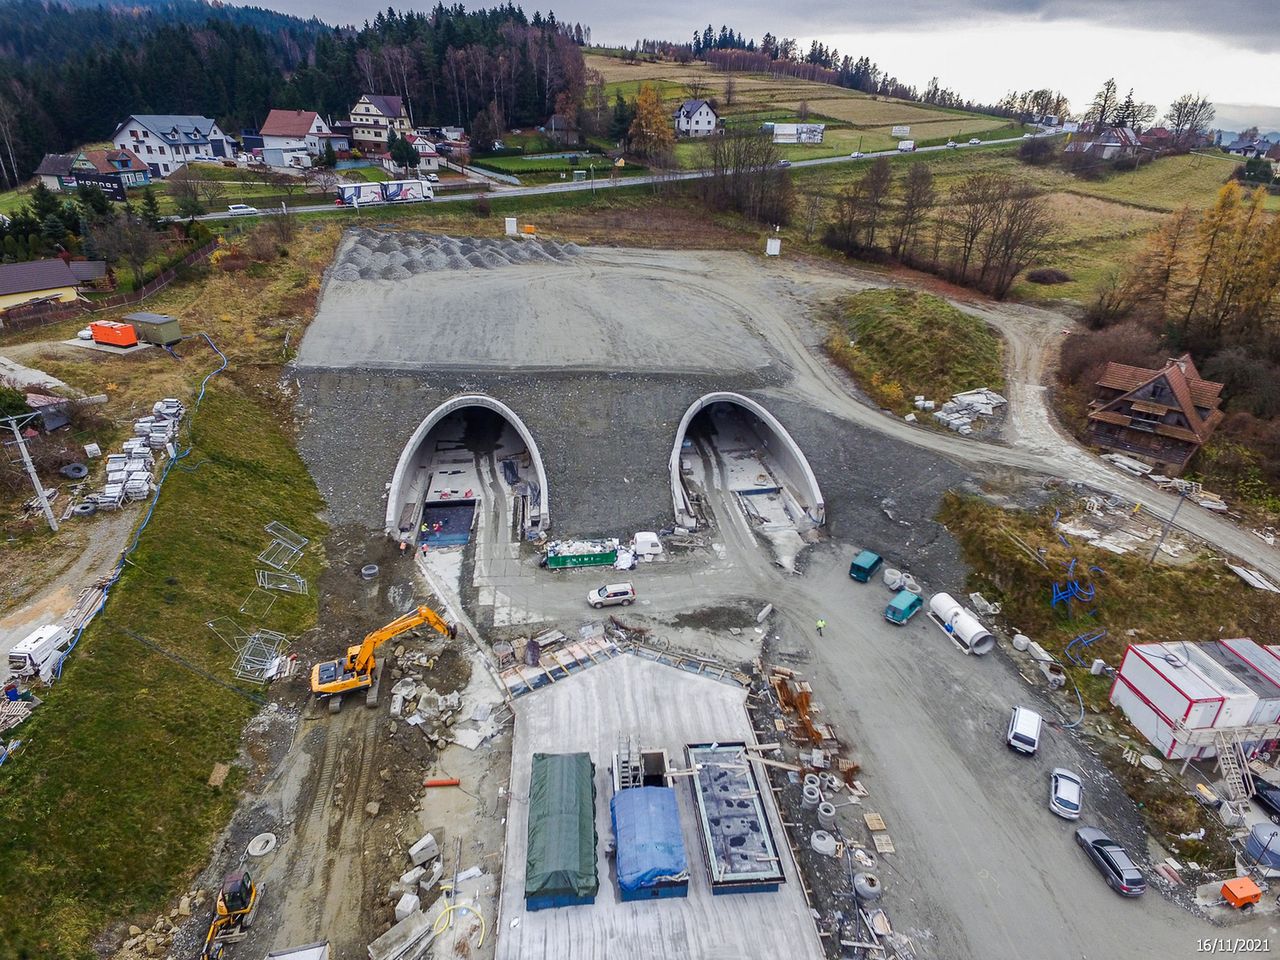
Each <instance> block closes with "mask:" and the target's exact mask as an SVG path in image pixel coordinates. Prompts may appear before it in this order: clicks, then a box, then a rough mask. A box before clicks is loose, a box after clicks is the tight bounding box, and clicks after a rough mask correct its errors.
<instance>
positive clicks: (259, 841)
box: [249, 833, 276, 857]
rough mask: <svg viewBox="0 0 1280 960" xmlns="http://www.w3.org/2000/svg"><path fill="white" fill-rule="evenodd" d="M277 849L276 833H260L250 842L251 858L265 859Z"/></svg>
mask: <svg viewBox="0 0 1280 960" xmlns="http://www.w3.org/2000/svg"><path fill="white" fill-rule="evenodd" d="M275 848H276V835H275V834H274V833H260V834H258V835H257V836H256V837H254V838H253V839H252V840H250V841H249V856H251V857H263V856H266V855H267V854H268V853H270V852H271V851H272V850H274V849H275Z"/></svg>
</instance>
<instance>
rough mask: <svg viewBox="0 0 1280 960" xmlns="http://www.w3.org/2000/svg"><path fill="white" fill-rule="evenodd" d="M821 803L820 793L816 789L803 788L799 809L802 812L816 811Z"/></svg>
mask: <svg viewBox="0 0 1280 960" xmlns="http://www.w3.org/2000/svg"><path fill="white" fill-rule="evenodd" d="M821 802H822V793H821V791H819V790H818V788H817V787H805V788H804V790H803V791H801V799H800V808H801V809H802V810H816V809H817V807H818V804H819V803H821Z"/></svg>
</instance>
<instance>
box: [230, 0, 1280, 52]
mask: <svg viewBox="0 0 1280 960" xmlns="http://www.w3.org/2000/svg"><path fill="white" fill-rule="evenodd" d="M255 2H257V3H258V4H259V5H261V6H269V7H273V8H275V9H279V10H284V11H286V12H288V13H295V14H298V15H300V16H310V15H312V14H314V15H316V16H319V17H320V18H321V19H323V20H327V21H329V22H331V23H348V22H352V21H355V22H356V23H359V22H361V21H362V20H364V19H365V18H371V17H373V16H374V15H375V14H376V13H377V12H378V10H383V9H386V7H387V3H386V2H379V0H255ZM496 2H497V0H494V3H496ZM392 5H393V6H397V7H399V6H401V5H400V4H395V3H392ZM492 5H493V3H488V2H481V3H476V2H474V0H468V2H466V3H465V6H467V7H468V8H475V7H482V6H492ZM413 6H418V7H421V8H423V9H425V8H426V7H427V6H428V4H427V3H420V4H413ZM522 6H524V8H525V10H526V12H528V13H530V14H532V12H533V10H535V9H541V10H543V12H546V10H547V9H548V8H550V9H553V10H555V12H556V16H557V17H558V18H559V19H561V20H568V21H570V22H572V21H575V20H576V21H579V22H581V23H583V24H589V25H590V26H591V27H592V30H593V37H594V39H595V40H596V41H598V42H600V41H609V42H619V43H623V42H625V43H630V42H631V41H633V40H635V39H637V38H640V37H652V38H659V39H667V40H683V39H685V38H686V37H688V36H691V35H692V34H693V31H694V29H695V28H701V27H703V26H706V24H707V23H711V24H712V25H713V27H714V28H715V29H719V27H720V25H721V24H727V25H728V26H730V27H732V28H733V29H735V30H738V31H740V32H742V33H743V34H744V35H746V36H754V37H755V38H756V39H759V38H760V37H761V36H762V35H763V34H764V33H765V32H766V31H771V32H773V33H775V34H777V35H779V36H794V37H802V38H804V39H806V40H807V39H814V38H819V39H820V38H822V37H824V36H829V35H835V34H841V35H845V36H848V35H850V34H853V35H856V34H857V33H858V32H859V31H863V30H865V31H867V32H874V31H885V30H894V31H908V32H909V31H912V30H936V29H944V28H945V27H947V26H951V25H956V24H963V25H965V26H973V25H975V23H977V22H980V21H981V19H982V18H983V17H994V18H1000V17H1008V18H1012V19H1017V20H1021V21H1023V22H1041V23H1044V24H1045V25H1051V24H1052V23H1054V22H1055V21H1067V20H1073V21H1083V22H1086V23H1096V24H1098V25H1099V26H1110V27H1128V28H1134V29H1139V30H1143V31H1159V30H1176V31H1182V32H1187V33H1192V34H1199V35H1202V36H1206V37H1208V36H1212V37H1215V38H1219V39H1222V40H1226V41H1228V42H1231V43H1236V44H1239V45H1240V46H1241V47H1243V48H1247V49H1250V50H1257V51H1266V52H1270V51H1272V50H1274V49H1276V47H1277V45H1278V44H1280V3H1274V2H1268V0H1263V2H1258V0H1250V2H1246V0H1216V2H1212V3H1206V2H1205V0H897V2H894V3H882V2H875V3H866V2H861V3H859V2H852V3H851V2H850V0H801V2H799V3H792V4H779V3H778V2H777V0H712V2H708V3H701V4H698V5H696V7H691V6H690V5H689V4H688V3H687V2H681V0H648V2H646V3H635V2H632V0H625V2H621V3H617V4H616V5H615V4H611V3H610V2H609V0H603V2H601V0H542V2H535V3H528V2H525V3H523V4H522ZM695 11H696V12H695ZM993 27H996V24H993ZM1046 42H1051V38H1046Z"/></svg>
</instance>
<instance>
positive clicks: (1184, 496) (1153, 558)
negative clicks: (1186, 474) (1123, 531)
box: [1147, 488, 1187, 567]
mask: <svg viewBox="0 0 1280 960" xmlns="http://www.w3.org/2000/svg"><path fill="white" fill-rule="evenodd" d="M1186 499H1187V491H1186V489H1185V488H1184V489H1183V490H1182V491H1181V492H1180V493H1179V494H1178V504H1177V506H1175V507H1174V508H1173V513H1171V514H1169V519H1168V520H1166V521H1165V522H1164V529H1163V530H1161V531H1160V539H1159V540H1157V541H1156V548H1155V549H1154V550H1152V551H1151V559H1150V560H1148V561H1147V566H1148V567H1149V566H1151V565H1152V564H1153V563H1155V562H1156V556H1157V554H1159V553H1160V548H1161V547H1162V546H1164V538H1165V537H1167V536H1168V535H1169V530H1170V528H1171V527H1172V526H1173V521H1174V520H1175V519H1176V518H1177V516H1178V511H1179V510H1181V509H1182V505H1183V503H1185V502H1186Z"/></svg>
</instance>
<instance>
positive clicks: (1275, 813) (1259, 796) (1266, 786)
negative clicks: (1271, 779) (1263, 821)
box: [1253, 777, 1280, 823]
mask: <svg viewBox="0 0 1280 960" xmlns="http://www.w3.org/2000/svg"><path fill="white" fill-rule="evenodd" d="M1253 802H1254V803H1256V804H1257V805H1258V806H1260V807H1261V808H1262V809H1263V810H1265V811H1266V812H1267V816H1268V817H1270V818H1271V822H1272V823H1280V787H1277V786H1276V785H1275V784H1274V783H1268V782H1267V781H1266V780H1260V779H1258V778H1257V777H1254V778H1253Z"/></svg>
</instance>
